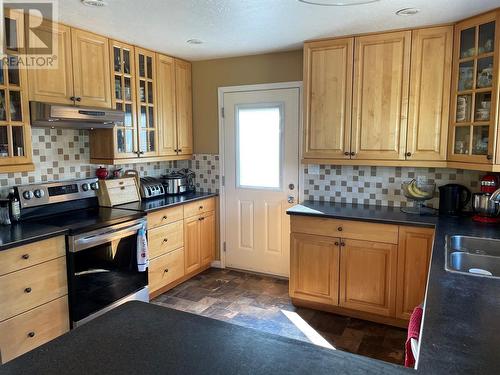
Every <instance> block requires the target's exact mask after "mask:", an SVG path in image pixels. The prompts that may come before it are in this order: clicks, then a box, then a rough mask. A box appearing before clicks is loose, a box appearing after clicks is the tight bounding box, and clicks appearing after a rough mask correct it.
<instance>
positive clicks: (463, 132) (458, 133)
mask: <svg viewBox="0 0 500 375" xmlns="http://www.w3.org/2000/svg"><path fill="white" fill-rule="evenodd" d="M469 140H470V126H457V127H456V128H455V149H454V151H455V152H454V153H455V154H462V155H463V154H468V153H469Z"/></svg>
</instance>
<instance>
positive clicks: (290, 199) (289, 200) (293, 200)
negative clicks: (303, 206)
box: [287, 195, 295, 203]
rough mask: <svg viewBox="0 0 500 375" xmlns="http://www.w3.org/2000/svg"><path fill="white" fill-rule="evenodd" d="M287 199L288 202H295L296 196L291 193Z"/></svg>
mask: <svg viewBox="0 0 500 375" xmlns="http://www.w3.org/2000/svg"><path fill="white" fill-rule="evenodd" d="M287 201H288V203H295V197H294V196H293V195H289V196H288V198H287Z"/></svg>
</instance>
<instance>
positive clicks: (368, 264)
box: [290, 216, 434, 326]
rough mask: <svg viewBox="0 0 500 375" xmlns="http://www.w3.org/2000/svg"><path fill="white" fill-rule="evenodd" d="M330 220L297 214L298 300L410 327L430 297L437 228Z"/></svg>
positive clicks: (293, 281) (294, 292) (294, 276)
mask: <svg viewBox="0 0 500 375" xmlns="http://www.w3.org/2000/svg"><path fill="white" fill-rule="evenodd" d="M329 220H330V219H320V220H319V221H318V219H317V218H308V217H304V216H292V217H291V228H292V234H291V249H290V296H291V297H292V300H293V302H294V303H296V304H299V305H305V306H309V307H313V308H319V309H323V310H327V311H333V312H336V313H340V314H345V315H350V316H355V317H358V318H363V319H367V320H374V321H378V322H384V323H388V324H394V325H397V326H405V324H407V323H406V321H407V320H408V319H409V318H410V314H411V312H412V311H413V309H414V308H415V307H416V306H418V305H419V304H420V303H422V302H423V299H424V294H425V288H426V283H427V273H428V270H429V261H430V255H431V251H432V245H433V237H434V229H432V228H422V227H410V226H397V225H389V224H387V225H385V224H371V223H366V222H361V221H360V222H356V221H344V220H338V219H331V223H329V222H328V221H329ZM367 224H368V225H377V226H378V228H377V229H378V231H379V232H380V233H382V232H383V233H390V235H385V236H376V235H375V233H376V232H375V231H374V232H370V231H366V229H367V228H366V225H367ZM386 226H387V228H386V229H385V228H384V227H386ZM330 227H331V228H330ZM328 228H330V229H331V230H327V229H328ZM344 229H345V230H344ZM363 237H364V238H373V239H376V240H366V239H365V240H362V239H360V238H363Z"/></svg>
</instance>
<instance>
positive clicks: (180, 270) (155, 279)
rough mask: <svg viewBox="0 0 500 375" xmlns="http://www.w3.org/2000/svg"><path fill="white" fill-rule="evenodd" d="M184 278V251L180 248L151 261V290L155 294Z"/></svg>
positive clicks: (149, 272) (149, 271)
mask: <svg viewBox="0 0 500 375" xmlns="http://www.w3.org/2000/svg"><path fill="white" fill-rule="evenodd" d="M182 276H184V249H183V248H180V249H177V250H174V251H171V252H169V253H166V254H163V255H161V256H159V257H157V258H154V259H151V261H150V263H149V269H148V278H149V281H148V283H149V289H150V291H152V292H154V291H156V290H158V289H160V288H162V287H164V286H165V285H168V284H170V283H173V282H174V281H176V280H178V279H180V278H181V277H182Z"/></svg>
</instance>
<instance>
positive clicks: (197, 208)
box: [184, 198, 215, 218]
mask: <svg viewBox="0 0 500 375" xmlns="http://www.w3.org/2000/svg"><path fill="white" fill-rule="evenodd" d="M209 211H215V198H208V199H203V200H200V201H196V202H192V203H187V204H185V205H184V217H185V218H188V217H191V216H195V215H199V214H202V213H205V212H209Z"/></svg>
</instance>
